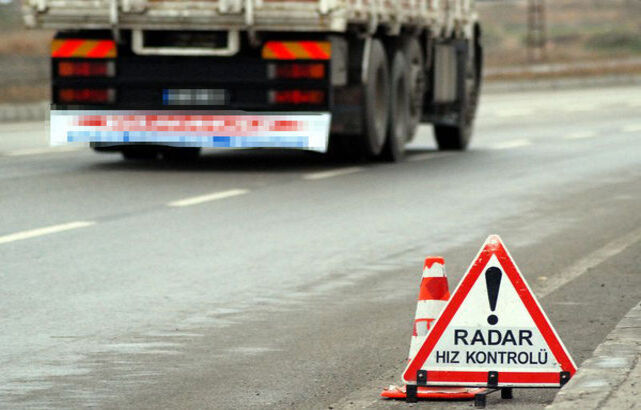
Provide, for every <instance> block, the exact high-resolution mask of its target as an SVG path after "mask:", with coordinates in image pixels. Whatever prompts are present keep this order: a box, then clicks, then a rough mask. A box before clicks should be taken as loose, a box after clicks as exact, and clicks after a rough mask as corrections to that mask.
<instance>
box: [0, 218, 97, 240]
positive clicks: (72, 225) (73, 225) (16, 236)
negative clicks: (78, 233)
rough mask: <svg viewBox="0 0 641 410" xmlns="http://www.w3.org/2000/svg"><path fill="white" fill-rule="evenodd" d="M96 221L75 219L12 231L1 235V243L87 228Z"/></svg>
mask: <svg viewBox="0 0 641 410" xmlns="http://www.w3.org/2000/svg"><path fill="white" fill-rule="evenodd" d="M95 223H96V222H94V221H75V222H69V223H66V224H61V225H53V226H47V227H44V228H37V229H31V230H28V231H21V232H16V233H12V234H9V235H5V236H0V244H2V243H8V242H14V241H21V240H23V239H29V238H35V237H36V236H42V235H49V234H52V233H56V232H63V231H69V230H72V229H78V228H86V227H87V226H91V225H94V224H95Z"/></svg>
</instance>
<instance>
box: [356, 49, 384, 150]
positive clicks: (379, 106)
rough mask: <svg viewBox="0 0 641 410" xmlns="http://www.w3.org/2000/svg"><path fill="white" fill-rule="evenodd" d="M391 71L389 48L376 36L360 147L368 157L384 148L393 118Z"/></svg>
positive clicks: (371, 52) (368, 79)
mask: <svg viewBox="0 0 641 410" xmlns="http://www.w3.org/2000/svg"><path fill="white" fill-rule="evenodd" d="M389 95H390V89H389V71H388V67H387V57H386V55H385V49H384V48H383V44H382V43H381V41H380V40H377V39H373V40H372V44H371V49H370V53H369V60H368V63H367V82H366V84H364V90H363V99H364V101H363V131H364V132H363V134H362V135H361V136H360V141H359V143H360V144H359V145H360V151H361V153H362V154H363V155H364V156H366V157H370V158H371V157H375V156H378V155H379V154H380V153H381V151H382V150H383V144H384V143H385V137H386V135H387V125H388V118H389Z"/></svg>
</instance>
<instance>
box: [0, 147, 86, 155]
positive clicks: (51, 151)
mask: <svg viewBox="0 0 641 410" xmlns="http://www.w3.org/2000/svg"><path fill="white" fill-rule="evenodd" d="M84 148H86V147H73V146H65V147H48V148H29V149H21V150H16V151H9V152H6V153H5V154H4V155H6V156H8V157H21V156H24V155H41V154H55V153H58V152H73V151H80V150H82V149H84Z"/></svg>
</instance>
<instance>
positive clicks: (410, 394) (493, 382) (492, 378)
mask: <svg viewBox="0 0 641 410" xmlns="http://www.w3.org/2000/svg"><path fill="white" fill-rule="evenodd" d="M427 375H428V371H427V370H418V371H417V372H416V384H407V385H406V389H407V396H406V398H405V401H406V402H407V403H416V402H417V401H418V397H417V390H418V387H419V386H421V387H429V386H428V381H427ZM571 377H572V376H571V373H570V372H567V371H562V372H559V385H558V386H538V387H534V386H530V387H528V386H518V385H513V386H501V387H499V386H498V379H499V372H496V371H489V372H487V385H485V386H465V387H485V389H486V390H485V391H483V392H479V393H476V394H474V407H476V408H482V409H483V408H485V406H486V405H487V396H488V395H489V394H492V393H495V392H497V391H500V392H501V399H504V400H511V399H513V398H514V394H513V389H514V388H517V389H518V388H521V389H528V388H529V389H554V388H558V389H560V388H561V387H563V386H564V385H565V384H566V383H567V382H568V381H570V378H571ZM439 387H462V386H439Z"/></svg>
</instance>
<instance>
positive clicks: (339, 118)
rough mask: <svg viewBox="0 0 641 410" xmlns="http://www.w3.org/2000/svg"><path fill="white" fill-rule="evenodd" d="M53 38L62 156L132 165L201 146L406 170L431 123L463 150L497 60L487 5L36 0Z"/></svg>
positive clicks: (32, 2) (362, 0)
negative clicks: (303, 152) (80, 153)
mask: <svg viewBox="0 0 641 410" xmlns="http://www.w3.org/2000/svg"><path fill="white" fill-rule="evenodd" d="M23 16H24V21H25V24H26V25H27V26H28V27H32V28H44V29H54V30H56V34H55V36H54V38H53V40H52V47H51V78H52V80H51V91H52V93H51V95H52V105H51V139H52V143H53V144H62V143H69V142H75V141H83V142H89V143H90V145H91V147H93V149H94V150H96V151H103V152H109V151H112V152H121V153H122V154H123V156H124V157H125V158H126V159H148V158H155V157H158V156H159V155H162V156H164V157H166V158H174V159H190V158H195V157H197V156H198V154H199V152H200V149H201V148H202V147H217V148H222V147H229V148H238V147H240V148H248V147H251V148H256V147H285V148H300V149H308V150H315V151H320V152H328V151H329V152H334V153H338V154H340V155H348V156H350V157H352V158H368V159H376V158H380V159H385V160H389V161H398V160H400V159H401V158H403V155H404V152H405V145H406V144H407V143H408V142H409V141H411V140H412V138H413V137H414V135H415V134H416V131H417V127H418V125H419V124H420V123H421V122H424V123H431V124H433V126H434V135H435V138H436V142H437V144H438V148H439V149H441V150H464V149H465V148H466V147H467V146H468V144H469V141H470V137H471V133H472V125H473V121H474V116H475V112H476V107H477V105H478V99H479V90H480V83H481V71H482V62H483V52H482V46H481V27H480V24H479V22H478V18H477V14H476V12H475V4H474V0H24V3H23Z"/></svg>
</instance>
